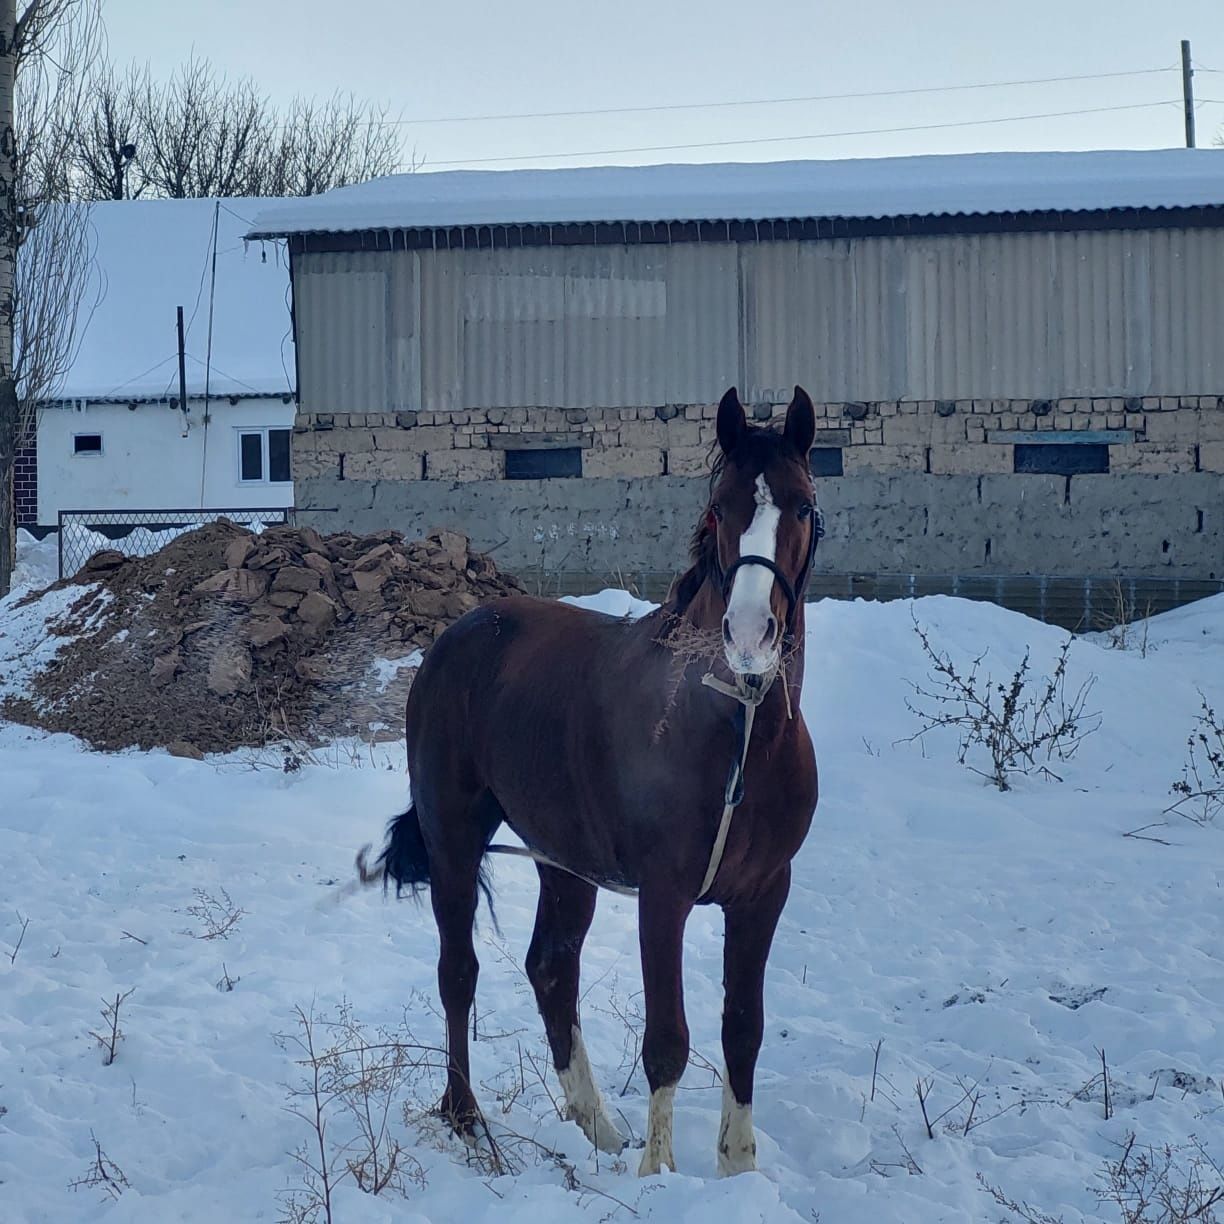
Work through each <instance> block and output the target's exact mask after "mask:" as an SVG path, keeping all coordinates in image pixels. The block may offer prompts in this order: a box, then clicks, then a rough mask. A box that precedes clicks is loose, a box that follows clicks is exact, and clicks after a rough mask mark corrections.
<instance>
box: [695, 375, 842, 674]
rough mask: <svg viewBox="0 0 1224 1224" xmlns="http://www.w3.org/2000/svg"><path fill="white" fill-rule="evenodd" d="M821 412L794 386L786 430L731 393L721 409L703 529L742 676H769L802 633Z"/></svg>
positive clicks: (816, 527) (729, 643)
mask: <svg viewBox="0 0 1224 1224" xmlns="http://www.w3.org/2000/svg"><path fill="white" fill-rule="evenodd" d="M815 434H816V413H815V410H814V409H813V407H812V401H811V398H810V397H809V396H808V394H807V392H806V391H804V390H803V388H802V387H796V388H795V395H794V398H793V399H792V400H791V403H790V407H789V408H788V409H787V410H786V423H785V425H784V426H783V428H782V429H781V430H780V431H779V430H777V429H771V428H765V427H761V426H754V425H749V424H748V419H747V417H746V416H745V414H744V408H743V405H742V404H741V403H740V401H739V395H738V393H737V392H736V389H735V388H734V387H732V388H731V389H730V390H729V391H728V392H727V393H726V395H724V396H723V398H722V402H721V403H720V404H719V406H718V445H719V448H720V450H721V452H722V454H721V456H720V457H719V459H718V461H717V462H716V464H715V469H714V483H713V489H712V493H711V498H710V505H709V507H708V509H707V511H706V521H705V525H704V526H705V529H706V531H707V532H708V533H709V534H710V536H712V537H713V560H714V562H715V564H714V566H713V571H714V572H713V574H712V578H713V580H714V581H716V582H718V583H719V584H720V589H721V594H722V598H723V602H724V604H725V607H726V612H725V614H724V616H723V622H722V634H723V649H724V651H725V653H726V657H727V664H728V666H729V667H730V668H731V670H732V671H733V672H735V673H737V674H738V675H744V676H751V675H767V674H769V673H770V672H772V671H773V669H774V668H775V667H776V666H777V664H778V660H779V658H780V655H781V651H782V648H783V642H784V639H785V638H786V636H787V635H788V633H789V632H790V631H791V630H792V629H793V628H794V627H795V622H796V618H797V617H798V615H799V605H800V603H801V601H802V599H803V591H804V587H805V586H806V584H807V578H808V571H809V570H810V568H811V564H812V556H813V553H814V551H815V548H816V541H817V540H818V539H819V537H820V514H819V511H818V510H817V509H816V496H815V491H814V490H813V488H812V479H811V475H810V473H809V469H808V452H809V451H810V450H811V448H812V441H813V439H814V437H815Z"/></svg>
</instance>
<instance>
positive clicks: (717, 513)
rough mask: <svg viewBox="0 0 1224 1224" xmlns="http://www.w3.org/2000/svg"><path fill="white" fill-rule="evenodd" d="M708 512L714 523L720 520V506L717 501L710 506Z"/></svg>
mask: <svg viewBox="0 0 1224 1224" xmlns="http://www.w3.org/2000/svg"><path fill="white" fill-rule="evenodd" d="M710 514H711V515H713V517H714V521H715V522H716V523H721V522H722V517H723V515H722V507H721V506H720V505H719V504H718V503H717V502H715V503H714V504H713V505H712V506H711V507H710Z"/></svg>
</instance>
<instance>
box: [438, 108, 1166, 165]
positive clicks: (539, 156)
mask: <svg viewBox="0 0 1224 1224" xmlns="http://www.w3.org/2000/svg"><path fill="white" fill-rule="evenodd" d="M1156 106H1181V101H1180V100H1178V101H1176V102H1173V101H1165V102H1130V103H1127V104H1126V105H1125V106H1094V107H1091V108H1089V109H1087V110H1069V111H1045V112H1043V113H1041V114H1037V115H1004V116H1002V117H1001V118H998V119H958V120H956V121H955V122H952V123H914V124H910V125H908V126H907V127H884V128H856V129H854V130H852V131H842V132H811V133H806V134H801V135H798V136H756V137H750V138H746V139H743V140H706V141H697V142H695V143H692V144H665V145H638V146H635V147H633V148H620V149H582V150H579V151H575V152H572V153H521V154H518V155H516V156H508V157H507V156H503V157H469V158H464V159H463V160H461V161H436V162H431V163H430V164H431V165H432V166H485V165H491V164H493V163H495V162H519V161H551V160H554V159H557V158H565V157H610V156H614V155H616V154H619V153H670V152H673V151H675V150H677V149H725V148H730V147H732V146H736V145H763V144H782V143H785V142H786V141H791V140H833V139H835V138H837V137H840V136H886V135H890V134H892V133H894V132H933V131H939V130H941V129H944V128H964V127H978V126H980V125H983V124H992V123H1023V122H1026V121H1028V120H1031V119H1064V118H1067V117H1069V116H1072V115H1101V114H1106V113H1109V112H1112V111H1131V110H1145V109H1150V108H1152V107H1156Z"/></svg>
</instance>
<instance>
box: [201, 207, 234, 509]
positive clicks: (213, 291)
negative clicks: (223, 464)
mask: <svg viewBox="0 0 1224 1224" xmlns="http://www.w3.org/2000/svg"><path fill="white" fill-rule="evenodd" d="M228 211H229V209H226V212H228ZM220 222H221V201H220V200H217V201H216V204H215V206H214V208H213V226H212V276H211V283H210V284H209V287H208V345H207V348H206V349H205V357H204V436H203V439H202V441H201V444H200V509H201V510H203V509H204V500H205V498H204V485H205V480H206V477H207V475H208V417H209V412H208V401H209V395H210V393H211V391H212V342H213V308H214V306H215V305H216V301H217V228H218V226H219V225H220Z"/></svg>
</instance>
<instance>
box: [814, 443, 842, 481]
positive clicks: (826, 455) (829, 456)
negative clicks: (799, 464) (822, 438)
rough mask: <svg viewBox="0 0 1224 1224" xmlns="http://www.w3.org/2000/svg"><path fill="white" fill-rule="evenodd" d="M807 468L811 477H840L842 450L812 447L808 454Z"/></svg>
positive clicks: (829, 447) (831, 447) (834, 447)
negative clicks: (809, 469) (810, 472)
mask: <svg viewBox="0 0 1224 1224" xmlns="http://www.w3.org/2000/svg"><path fill="white" fill-rule="evenodd" d="M808 466H809V467H810V468H811V471H812V475H813V476H840V475H841V474H842V448H841V447H840V446H814V447H813V448H812V449H811V450H810V451H809V452H808Z"/></svg>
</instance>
